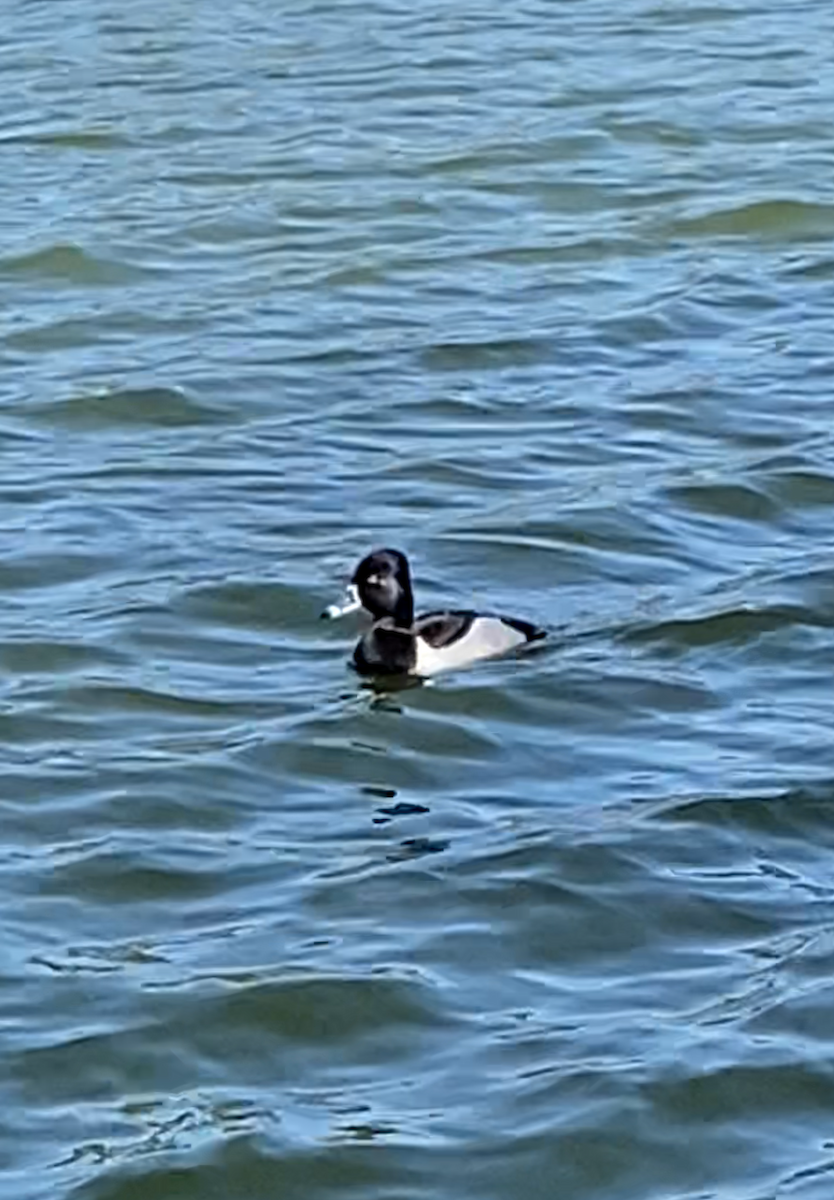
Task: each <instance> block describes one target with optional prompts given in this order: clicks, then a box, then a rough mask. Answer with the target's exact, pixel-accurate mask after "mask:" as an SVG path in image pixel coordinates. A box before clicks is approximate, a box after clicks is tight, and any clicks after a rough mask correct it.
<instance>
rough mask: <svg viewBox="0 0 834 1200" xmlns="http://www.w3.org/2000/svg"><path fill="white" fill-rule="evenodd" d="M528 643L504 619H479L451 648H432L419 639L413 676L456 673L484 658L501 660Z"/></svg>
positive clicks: (417, 639)
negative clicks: (456, 669)
mask: <svg viewBox="0 0 834 1200" xmlns="http://www.w3.org/2000/svg"><path fill="white" fill-rule="evenodd" d="M526 641H527V638H526V637H525V636H524V634H523V633H520V632H519V631H518V630H517V629H513V627H512V625H506V624H505V623H504V622H503V621H502V620H501V618H500V617H476V618H475V620H474V621H473V622H472V625H471V626H470V628H469V629H467V631H466V633H465V634H464V635H463V636H462V637H459V638H458V639H457V641H456V642H452V643H451V645H449V646H430V645H428V643H427V642H424V641H423V639H422V638H421V637H419V636H418V637H417V638H416V639H415V643H416V649H417V661H416V663H415V664H414V668H413V673H414V674H415V675H436V674H437V672H438V671H453V670H455V668H456V667H467V666H469V664H470V663H473V662H477V661H478V660H479V659H482V658H497V657H498V655H500V654H506V653H507V651H508V650H512V649H514V647H516V646H521V645H523V644H524V643H525V642H526Z"/></svg>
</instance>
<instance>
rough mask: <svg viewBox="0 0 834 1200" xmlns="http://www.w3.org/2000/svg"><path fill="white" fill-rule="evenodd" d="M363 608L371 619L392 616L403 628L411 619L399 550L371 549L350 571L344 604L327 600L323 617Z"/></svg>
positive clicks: (405, 571) (407, 578)
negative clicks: (351, 572)
mask: <svg viewBox="0 0 834 1200" xmlns="http://www.w3.org/2000/svg"><path fill="white" fill-rule="evenodd" d="M358 608H364V609H365V610H366V612H368V613H370V615H371V617H372V618H373V619H374V620H375V621H379V620H380V619H381V618H382V617H393V618H394V620H395V621H396V623H397V625H398V626H400V627H401V628H404V629H407V628H408V627H409V626H410V625H411V624H412V622H413V620H414V596H413V594H412V591H411V572H410V570H409V567H408V559H407V558H406V556H405V555H404V554H402V553H401V552H400V551H399V550H374V552H373V553H372V554H369V555H367V557H366V558H363V559H362V561H361V563H360V564H359V566H358V567H357V568H356V570H355V571H354V573H353V578H352V580H351V582H350V586H349V587H348V595H347V600H346V602H345V603H344V604H331V605H330V607H329V608H327V609H325V611H324V612H323V613H322V616H323V617H342V616H344V615H345V613H349V612H355V611H356V609H358Z"/></svg>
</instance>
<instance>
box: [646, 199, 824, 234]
mask: <svg viewBox="0 0 834 1200" xmlns="http://www.w3.org/2000/svg"><path fill="white" fill-rule="evenodd" d="M668 232H669V234H670V235H671V236H672V237H684V238H710V237H719V238H721V237H732V238H766V239H769V240H773V241H777V242H795V241H818V240H821V239H826V238H830V237H831V234H832V232H834V206H832V205H828V204H821V203H812V202H810V201H803V200H796V199H773V200H759V201H754V202H751V203H747V204H743V205H740V206H737V207H734V208H726V209H715V210H714V211H712V212H710V213H706V214H704V215H703V216H697V217H689V218H686V219H680V220H678V221H676V222H674V223H673V224H672V225H670V227H669V230H668Z"/></svg>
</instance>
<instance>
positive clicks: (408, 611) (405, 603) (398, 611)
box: [393, 595, 414, 629]
mask: <svg viewBox="0 0 834 1200" xmlns="http://www.w3.org/2000/svg"><path fill="white" fill-rule="evenodd" d="M393 617H394V623H395V624H396V626H397V628H398V629H410V628H411V626H412V625H413V624H414V599H413V597H412V596H410V595H409V596H400V598H399V601H398V602H397V607H396V608H395V609H394V613H393Z"/></svg>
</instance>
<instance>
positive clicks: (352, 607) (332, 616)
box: [321, 583, 362, 621]
mask: <svg viewBox="0 0 834 1200" xmlns="http://www.w3.org/2000/svg"><path fill="white" fill-rule="evenodd" d="M361 607H362V601H361V600H360V599H359V592H358V590H357V587H356V584H355V583H351V584H350V585H349V586H348V590H347V594H346V595H345V599H344V603H342V604H328V606H327V608H326V609H325V610H324V612H323V613H322V614H321V615H322V616H323V617H327V618H328V619H329V620H331V621H335V620H336V618H337V617H346V616H347V614H348V613H352V612H356V611H357V610H358V609H360V608H361Z"/></svg>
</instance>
